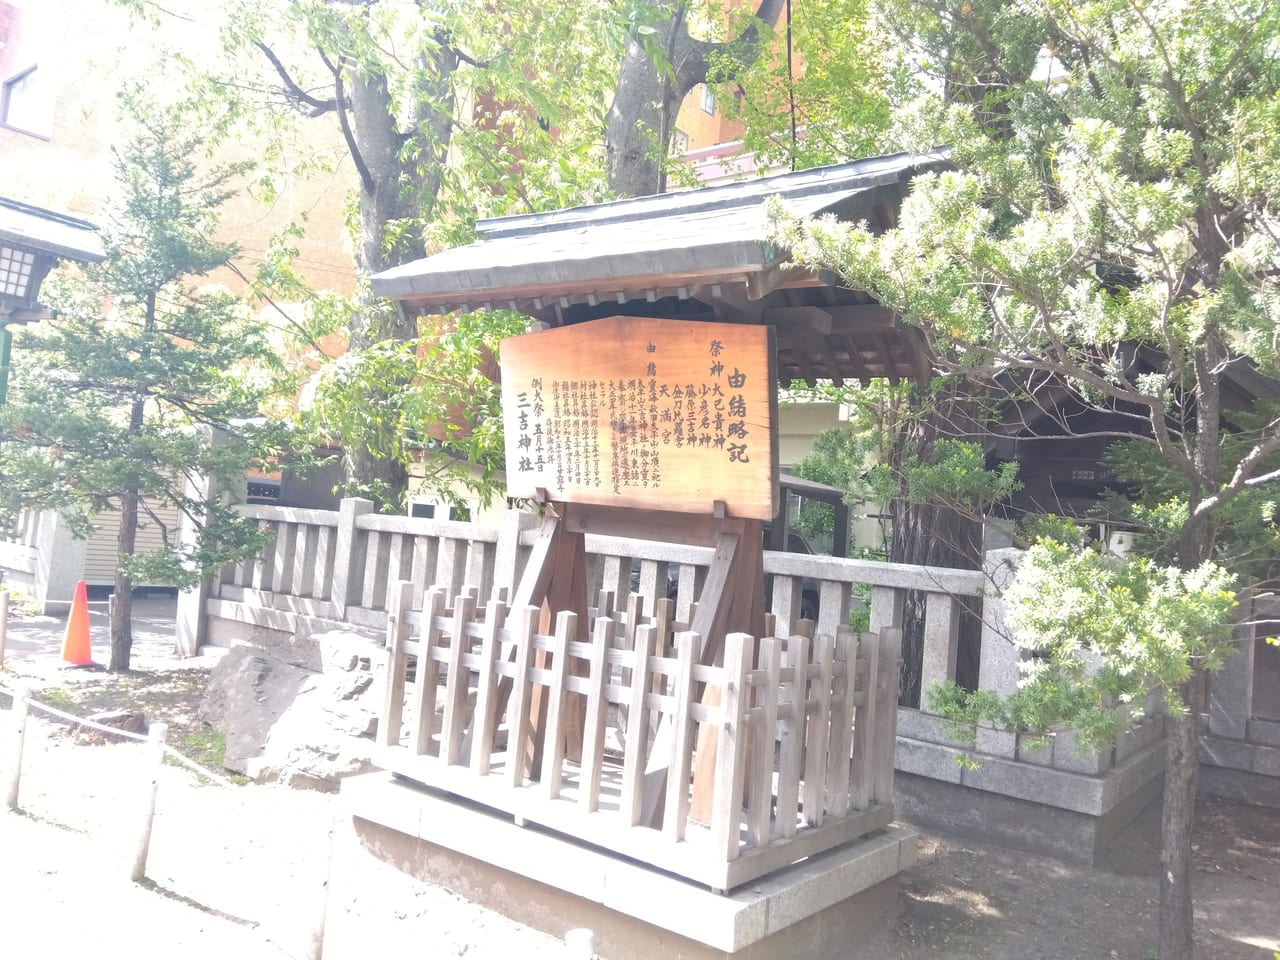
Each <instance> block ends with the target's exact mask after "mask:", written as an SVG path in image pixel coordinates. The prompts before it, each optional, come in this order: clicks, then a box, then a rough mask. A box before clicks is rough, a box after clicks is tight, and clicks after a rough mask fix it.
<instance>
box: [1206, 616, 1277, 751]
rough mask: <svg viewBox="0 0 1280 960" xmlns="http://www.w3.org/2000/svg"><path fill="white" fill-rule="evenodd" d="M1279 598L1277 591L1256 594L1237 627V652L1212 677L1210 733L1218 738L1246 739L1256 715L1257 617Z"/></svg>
mask: <svg viewBox="0 0 1280 960" xmlns="http://www.w3.org/2000/svg"><path fill="white" fill-rule="evenodd" d="M1275 600H1276V595H1275V594H1272V593H1266V594H1263V595H1262V596H1259V597H1254V598H1253V601H1252V602H1251V603H1250V605H1249V607H1248V608H1247V609H1243V610H1242V611H1241V617H1240V620H1241V622H1240V623H1238V624H1237V625H1236V630H1235V637H1236V644H1237V646H1236V652H1235V653H1233V654H1232V655H1231V656H1230V657H1228V658H1227V660H1226V662H1225V663H1224V664H1223V665H1222V669H1221V670H1219V671H1218V672H1217V673H1215V674H1214V675H1213V676H1212V677H1211V678H1210V680H1209V684H1210V686H1209V732H1210V733H1211V734H1213V735H1214V736H1215V737H1227V738H1228V739H1231V740H1244V739H1245V738H1246V737H1247V736H1248V733H1249V719H1250V718H1251V717H1252V716H1253V690H1254V667H1255V657H1256V656H1257V649H1258V643H1257V639H1256V634H1257V630H1258V628H1257V620H1258V617H1259V614H1262V613H1263V611H1266V610H1268V609H1270V607H1271V605H1272V604H1273V603H1274V602H1275ZM1264 632H1265V631H1264Z"/></svg>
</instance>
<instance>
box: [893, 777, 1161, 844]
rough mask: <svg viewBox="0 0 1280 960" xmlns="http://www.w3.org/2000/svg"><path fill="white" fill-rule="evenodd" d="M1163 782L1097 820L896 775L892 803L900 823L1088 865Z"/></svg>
mask: <svg viewBox="0 0 1280 960" xmlns="http://www.w3.org/2000/svg"><path fill="white" fill-rule="evenodd" d="M1162 785H1163V780H1160V779H1156V780H1152V781H1150V782H1149V783H1147V784H1146V785H1145V786H1144V787H1143V788H1142V789H1140V790H1139V791H1138V792H1136V793H1132V794H1130V795H1129V796H1128V797H1126V798H1125V799H1124V800H1123V801H1122V802H1121V803H1119V804H1117V805H1116V806H1114V807H1112V808H1111V810H1109V811H1108V812H1107V813H1105V814H1103V815H1102V816H1093V815H1091V814H1087V813H1078V812H1076V811H1074V810H1065V809H1062V808H1060V807H1052V806H1046V805H1044V804H1040V803H1035V802H1032V801H1029V800H1019V799H1018V798H1016V797H1008V796H1004V795H1003V794H999V793H987V792H985V791H981V790H975V789H973V788H972V787H965V786H961V785H959V784H954V783H945V782H943V781H941V780H933V779H930V778H928V777H918V776H914V775H912V774H909V773H906V774H904V773H898V774H897V776H896V777H895V778H894V789H895V793H894V802H895V805H896V807H897V809H898V812H899V815H900V816H901V817H902V819H903V820H905V821H907V822H908V823H912V824H915V825H918V826H922V827H926V828H927V829H929V830H932V831H935V832H937V833H941V834H945V835H946V836H948V837H966V838H969V839H973V840H981V841H983V842H986V843H997V844H1000V845H1001V846H1005V847H1013V848H1014V849H1017V850H1027V851H1030V852H1031V853H1038V854H1047V855H1049V856H1053V857H1059V858H1061V859H1063V860H1074V861H1078V862H1081V863H1086V864H1089V865H1093V864H1094V863H1095V862H1096V860H1097V858H1098V855H1099V854H1100V852H1101V851H1102V849H1103V847H1104V846H1105V845H1106V844H1107V843H1108V842H1109V841H1110V840H1112V839H1113V838H1114V837H1115V836H1116V835H1117V834H1118V833H1119V832H1120V831H1121V830H1123V829H1124V828H1125V827H1126V826H1127V825H1128V824H1130V823H1131V822H1133V820H1135V819H1136V818H1137V816H1138V814H1140V813H1141V812H1142V811H1143V810H1144V809H1146V807H1147V805H1148V804H1150V803H1153V802H1155V801H1156V800H1157V799H1158V798H1159V796H1160V792H1161V787H1162Z"/></svg>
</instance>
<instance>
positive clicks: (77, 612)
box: [62, 580, 93, 667]
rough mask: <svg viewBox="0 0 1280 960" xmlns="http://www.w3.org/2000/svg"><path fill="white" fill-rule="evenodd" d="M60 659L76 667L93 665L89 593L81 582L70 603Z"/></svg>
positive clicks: (77, 585)
mask: <svg viewBox="0 0 1280 960" xmlns="http://www.w3.org/2000/svg"><path fill="white" fill-rule="evenodd" d="M62 659H63V660H65V661H66V662H67V663H69V664H71V665H72V666H76V667H87V666H89V665H90V664H92V663H93V655H92V653H91V651H90V649H89V593H88V591H87V590H86V589H85V585H84V581H83V580H81V581H80V582H79V583H77V584H76V597H75V599H74V600H73V601H72V602H71V616H70V617H68V618H67V635H66V637H65V638H64V639H63V641H62Z"/></svg>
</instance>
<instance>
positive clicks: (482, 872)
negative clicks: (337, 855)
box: [342, 773, 916, 960]
mask: <svg viewBox="0 0 1280 960" xmlns="http://www.w3.org/2000/svg"><path fill="white" fill-rule="evenodd" d="M342 796H343V798H344V800H345V801H346V804H347V807H348V809H349V810H350V811H351V813H352V815H353V816H354V818H355V829H356V834H357V836H358V837H359V839H360V841H361V843H362V844H363V845H364V846H365V847H366V848H367V849H369V850H370V851H371V852H372V853H373V854H374V855H376V856H378V857H379V858H381V859H383V860H384V861H386V862H388V863H390V864H392V865H394V866H396V867H397V868H399V869H401V870H403V871H405V872H406V873H409V874H411V875H413V876H416V877H418V878H420V879H423V880H427V881H430V882H432V883H436V884H439V885H440V886H443V887H445V888H447V889H450V890H453V891H454V892H455V893H458V894H459V895H461V896H464V897H466V898H467V899H469V900H471V901H473V902H475V903H479V904H482V905H483V906H486V907H489V908H491V909H493V910H497V911H498V912H500V913H503V914H505V915H506V916H508V917H511V918H512V919H514V920H517V921H519V922H521V923H525V924H528V925H529V926H532V927H535V928H537V929H540V930H542V931H544V932H546V933H549V934H551V935H553V936H557V937H559V936H563V935H564V933H565V932H566V931H567V930H570V929H572V928H575V927H588V928H590V929H591V930H593V931H594V932H595V935H596V949H597V954H598V956H599V957H600V958H601V960H652V958H654V957H663V958H665V960H713V958H715V960H726V958H733V960H773V958H777V960H826V958H829V957H832V956H835V955H837V954H842V953H846V952H847V951H848V950H849V949H850V946H849V945H850V944H856V943H857V942H858V941H859V940H860V939H866V938H867V937H869V936H870V935H871V934H872V933H874V932H876V931H878V930H880V929H882V928H883V927H884V926H885V925H887V924H888V923H889V922H890V921H891V920H892V919H893V918H895V917H896V916H897V914H898V911H899V902H898V873H899V872H900V871H901V870H903V869H905V868H906V867H909V866H911V865H912V864H913V863H914V862H915V855H916V835H915V833H914V832H913V831H911V830H910V829H908V828H905V827H902V826H899V825H896V824H895V825H893V826H891V827H889V828H888V829H887V830H884V831H881V832H880V833H877V834H873V835H871V836H868V837H864V838H862V839H860V840H857V841H855V842H853V843H850V844H848V845H846V846H844V847H841V848H839V849H836V850H831V851H828V852H827V853H824V854H822V855H820V856H816V857H811V858H809V859H808V860H805V861H802V862H801V863H798V864H795V865H793V866H791V867H788V868H786V869H784V870H780V871H778V872H777V873H775V874H772V875H771V876H769V877H765V878H763V879H761V880H759V881H756V882H755V883H752V884H749V885H747V886H744V887H743V888H741V889H739V890H737V891H735V892H733V893H731V894H728V895H723V896H722V895H717V894H714V893H712V892H711V891H710V890H708V889H706V888H705V887H699V886H696V885H694V884H692V883H689V882H687V881H685V880H681V879H678V878H675V877H672V876H670V875H667V874H664V873H661V872H658V871H656V870H653V869H650V868H647V867H644V866H642V865H640V864H638V863H635V862H633V861H629V860H626V859H623V858H620V857H618V856H615V855H612V854H609V853H605V852H602V851H600V850H597V849H594V848H592V847H589V846H586V845H583V844H580V843H577V842H575V841H573V840H570V839H567V838H565V837H562V836H560V835H558V834H554V833H550V832H548V831H544V830H541V829H539V828H536V827H533V826H525V827H519V826H516V825H515V824H514V823H513V822H512V821H511V819H510V818H509V817H506V816H503V815H499V814H496V813H494V812H493V811H490V810H487V809H485V808H482V807H478V806H475V805H473V804H469V803H467V802H466V801H464V800H461V799H459V798H457V797H450V796H447V795H443V794H440V793H437V792H435V791H431V790H428V789H426V788H424V787H421V786H419V785H417V784H414V783H410V782H409V781H405V780H400V779H397V778H395V777H393V776H392V775H391V774H387V773H376V774H369V775H366V776H360V777H353V778H350V779H348V780H345V781H344V782H343V784H342Z"/></svg>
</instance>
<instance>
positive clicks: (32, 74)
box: [0, 67, 53, 137]
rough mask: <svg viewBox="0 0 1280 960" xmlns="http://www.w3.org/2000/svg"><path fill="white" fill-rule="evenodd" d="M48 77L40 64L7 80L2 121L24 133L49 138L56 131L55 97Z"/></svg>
mask: <svg viewBox="0 0 1280 960" xmlns="http://www.w3.org/2000/svg"><path fill="white" fill-rule="evenodd" d="M48 86H49V85H48V83H47V77H46V76H45V74H44V73H42V72H41V71H40V70H38V69H37V68H36V67H31V68H29V69H27V70H24V71H23V72H22V73H20V74H18V75H17V76H16V77H13V78H12V79H9V80H6V81H5V83H4V94H3V98H2V99H0V123H3V124H4V125H5V126H6V127H13V128H14V129H15V130H21V131H22V132H23V133H32V134H35V135H36V136H37V137H48V136H49V135H50V134H51V133H53V97H52V92H51V91H50V90H49V89H48Z"/></svg>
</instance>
